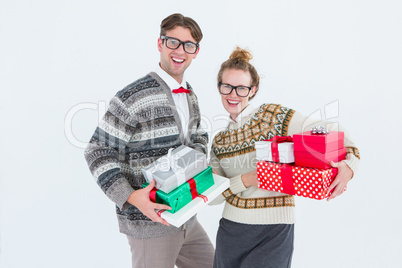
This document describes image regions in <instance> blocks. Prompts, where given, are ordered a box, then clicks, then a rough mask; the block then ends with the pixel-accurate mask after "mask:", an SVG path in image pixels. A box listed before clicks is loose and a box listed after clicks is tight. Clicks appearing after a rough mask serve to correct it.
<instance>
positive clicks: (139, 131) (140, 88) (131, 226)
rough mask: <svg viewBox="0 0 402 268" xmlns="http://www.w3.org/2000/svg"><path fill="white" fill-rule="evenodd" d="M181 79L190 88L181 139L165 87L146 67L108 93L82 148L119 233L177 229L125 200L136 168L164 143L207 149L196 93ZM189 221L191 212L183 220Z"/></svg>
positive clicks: (144, 234)
mask: <svg viewBox="0 0 402 268" xmlns="http://www.w3.org/2000/svg"><path fill="white" fill-rule="evenodd" d="M187 85H188V89H190V91H191V93H189V94H187V101H188V104H189V111H190V122H189V123H188V138H187V139H186V140H185V139H184V136H183V131H182V125H181V123H180V122H181V121H180V118H179V114H178V111H177V109H176V106H175V104H174V101H173V98H172V95H171V89H170V88H169V87H168V85H167V84H166V83H165V82H164V81H163V80H162V79H161V78H160V77H159V76H158V75H157V74H156V73H153V72H151V73H149V74H148V75H146V76H145V77H143V78H141V79H139V80H137V81H135V82H133V83H131V84H130V85H128V86H127V87H125V88H124V89H123V90H121V91H119V92H118V93H117V94H116V96H115V97H113V99H112V100H111V102H110V105H109V108H108V110H107V112H106V114H105V115H104V117H103V119H102V120H101V121H100V123H99V125H98V127H97V128H96V131H95V133H94V134H93V136H92V138H91V140H90V142H89V144H88V147H87V148H86V150H85V159H86V161H87V163H88V166H89V169H90V171H91V173H92V174H93V176H94V178H95V180H96V181H97V183H98V185H99V186H100V188H101V189H102V191H103V192H104V193H105V194H106V195H107V196H108V197H109V198H110V199H111V200H112V201H113V202H114V203H116V212H117V217H118V221H119V226H120V232H122V233H124V234H127V235H130V236H133V237H136V238H139V239H147V238H153V237H160V236H165V235H169V234H172V233H175V232H178V231H179V229H178V228H175V227H167V226H164V225H162V224H159V223H154V222H152V221H150V219H149V218H147V217H146V216H145V215H143V214H142V213H141V211H140V210H138V209H137V208H136V207H134V206H133V205H131V204H129V203H128V202H126V200H127V198H128V197H129V195H130V194H131V193H132V192H133V191H135V190H137V189H140V188H142V186H141V185H142V184H143V183H144V182H145V179H144V177H143V175H142V172H141V169H142V168H143V167H144V166H146V165H148V164H150V163H152V162H153V161H155V160H156V159H157V158H159V157H161V156H163V155H165V154H167V151H168V150H169V149H170V148H176V147H178V146H180V145H182V144H184V145H187V146H189V147H192V148H194V149H198V150H200V151H202V152H204V153H206V152H207V143H208V135H207V133H206V132H203V131H201V130H200V111H199V107H198V101H197V97H196V95H195V94H194V92H193V90H192V89H191V87H190V85H189V84H187ZM194 221H195V218H194V217H193V218H192V219H190V220H189V222H187V223H186V224H185V225H183V226H189V225H191V224H192V223H193V222H194ZM182 228H184V227H182Z"/></svg>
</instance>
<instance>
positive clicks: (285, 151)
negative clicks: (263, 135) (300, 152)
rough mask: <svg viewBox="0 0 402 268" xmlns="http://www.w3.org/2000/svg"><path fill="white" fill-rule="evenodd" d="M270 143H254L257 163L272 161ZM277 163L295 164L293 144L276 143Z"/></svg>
mask: <svg viewBox="0 0 402 268" xmlns="http://www.w3.org/2000/svg"><path fill="white" fill-rule="evenodd" d="M271 143H272V141H257V142H256V143H255V150H256V158H257V160H259V161H261V160H262V161H271V162H272V161H273V160H272V151H271ZM278 153H279V163H293V162H295V156H294V145H293V142H283V143H278Z"/></svg>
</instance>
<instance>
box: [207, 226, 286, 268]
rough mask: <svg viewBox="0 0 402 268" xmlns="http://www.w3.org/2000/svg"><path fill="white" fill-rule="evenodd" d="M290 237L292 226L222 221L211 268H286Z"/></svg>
mask: <svg viewBox="0 0 402 268" xmlns="http://www.w3.org/2000/svg"><path fill="white" fill-rule="evenodd" d="M293 238H294V225H293V224H266V225H254V224H242V223H237V222H232V221H229V220H227V219H224V218H222V219H221V220H220V223H219V229H218V234H217V237H216V251H215V260H214V267H215V268H236V267H242V268H254V267H256V268H262V267H264V268H265V267H269V268H289V267H290V265H291V261H292V254H293Z"/></svg>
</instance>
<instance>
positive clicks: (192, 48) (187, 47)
mask: <svg viewBox="0 0 402 268" xmlns="http://www.w3.org/2000/svg"><path fill="white" fill-rule="evenodd" d="M161 39H162V40H166V46H167V47H168V48H170V49H178V48H179V46H180V45H181V44H183V49H184V51H185V52H187V53H188V54H194V53H195V52H197V49H198V47H199V46H200V44H197V43H193V42H190V41H186V42H182V41H180V40H179V39H177V38H174V37H169V36H164V35H163V36H161Z"/></svg>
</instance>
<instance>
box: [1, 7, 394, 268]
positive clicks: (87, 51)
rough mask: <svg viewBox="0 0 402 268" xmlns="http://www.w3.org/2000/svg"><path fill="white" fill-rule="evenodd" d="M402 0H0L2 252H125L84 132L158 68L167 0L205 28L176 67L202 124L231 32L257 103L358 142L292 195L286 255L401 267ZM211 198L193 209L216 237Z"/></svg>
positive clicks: (82, 255)
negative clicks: (194, 51)
mask: <svg viewBox="0 0 402 268" xmlns="http://www.w3.org/2000/svg"><path fill="white" fill-rule="evenodd" d="M401 7H402V5H401V4H400V1H397V0H395V1H387V0H384V1H381V2H380V1H370V0H369V1H367V0H366V1H363V0H338V1H319V0H307V1H290V0H287V1H285V0H282V1H271V0H270V1H264V3H263V4H262V1H253V0H249V1H247V3H246V2H245V1H234V0H230V1H192V2H191V1H141V2H135V1H123V0H119V1H117V0H116V1H100V0H97V1H95V0H91V1H89V0H88V1H76V0H70V1H50V0H36V1H29V0H21V1H7V0H1V2H0V89H1V102H0V120H1V121H0V122H1V131H0V135H1V136H0V148H1V149H0V152H1V153H0V160H1V170H0V202H1V203H0V211H1V214H0V267H2V268H15V267H38V268H39V267H40V268H53V267H58V268H71V267H74V268H75V267H77V268H81V267H82V268H84V267H85V268H87V267H96V268H102V267H130V254H129V248H128V244H127V241H126V238H125V236H124V235H121V234H120V233H119V232H118V226H117V220H116V217H115V214H114V213H115V212H114V204H112V202H110V201H109V200H108V199H107V198H106V197H105V196H104V194H103V193H102V192H101V190H100V189H99V188H98V186H97V185H96V183H95V182H94V180H93V179H92V177H91V175H90V172H89V170H88V168H87V166H86V163H85V160H84V157H83V152H84V150H83V148H82V146H83V144H84V143H85V142H87V141H88V140H89V138H90V136H91V135H92V133H93V131H94V130H95V127H96V125H97V121H98V118H99V116H98V114H99V113H103V112H104V109H105V106H106V105H107V103H108V101H109V100H110V98H111V97H112V96H113V95H114V94H115V93H116V92H117V91H118V90H120V89H122V88H123V87H124V86H125V85H127V84H129V83H131V82H132V81H134V80H135V79H137V78H139V77H141V76H143V75H145V74H146V73H148V72H149V71H151V70H153V69H154V68H155V66H156V64H157V62H158V60H159V53H158V51H157V46H156V44H157V38H158V34H159V24H160V22H161V20H162V19H163V18H165V17H166V16H167V15H169V14H171V13H174V12H180V13H182V14H184V15H186V16H190V17H193V18H194V19H195V20H196V21H197V22H198V23H199V24H200V26H201V28H202V30H203V32H204V39H203V40H202V42H201V51H200V53H199V55H198V57H197V59H196V60H195V61H193V63H192V66H191V67H190V68H189V69H188V71H187V73H186V77H187V80H188V81H190V82H191V84H192V86H193V87H194V89H195V90H196V93H197V95H198V98H199V103H200V106H201V112H202V113H203V115H204V118H205V119H206V120H205V123H207V122H210V124H206V125H207V126H208V127H209V131H210V133H211V135H213V134H214V133H215V132H216V131H217V130H219V129H220V128H222V127H223V126H225V122H224V120H222V115H225V111H224V110H223V108H222V107H221V102H220V96H219V94H218V93H217V90H216V86H215V84H216V74H217V72H218V69H219V66H220V64H221V63H222V62H223V61H224V60H226V59H227V58H228V56H229V54H230V52H231V51H232V50H233V48H234V47H235V46H236V45H240V46H242V47H247V48H249V49H250V50H251V51H252V53H253V54H254V57H255V58H254V60H253V61H252V63H253V64H254V65H255V66H256V68H257V70H258V71H259V73H260V74H261V76H262V77H263V78H262V81H261V88H260V92H259V94H258V95H257V96H258V97H257V98H256V99H255V100H254V101H253V102H254V105H258V104H261V103H264V102H266V103H269V102H272V103H281V104H283V105H285V106H288V107H291V108H294V109H296V110H298V111H300V112H302V113H304V114H306V115H310V114H316V113H319V112H320V111H322V113H321V114H322V116H323V117H324V118H326V119H329V118H332V119H333V120H335V121H336V122H340V124H342V125H343V126H345V127H346V128H347V129H348V130H349V132H350V133H351V135H352V137H353V139H354V140H355V141H356V143H357V145H358V147H359V149H360V152H361V156H362V161H361V165H360V169H359V172H358V173H357V174H356V175H355V178H354V179H353V180H352V181H351V182H350V184H349V187H348V190H347V191H346V192H345V193H344V194H343V195H342V196H341V197H339V198H336V199H335V200H333V201H330V202H326V201H316V200H309V199H303V198H300V197H298V198H296V202H297V205H296V211H297V212H296V217H297V223H296V233H295V251H294V256H293V267H296V268H300V267H308V268H314V267H317V268H320V267H324V266H325V267H328V268H330V267H337V268H338V267H402V260H401V258H400V256H398V255H400V249H401V248H402V242H401V239H402V235H401V229H400V227H401V225H402V219H401V212H400V211H401V209H400V206H399V205H398V204H399V198H398V197H399V193H400V192H401V189H402V183H401V175H400V174H399V168H398V166H399V165H398V164H399V160H400V157H399V155H400V151H401V150H402V147H401V143H400V141H399V140H400V138H401V134H400V133H401V130H402V129H401V122H402V120H401V116H400V114H399V109H397V103H398V99H397V91H399V90H401V85H402V83H401V79H400V76H401V71H402V64H401V62H402V53H401V49H400V48H401V47H402V38H401V26H402V19H401V16H400V14H401ZM399 95H400V94H399ZM326 107H327V108H329V109H327V111H326ZM324 111H326V113H324ZM221 211H222V206H217V207H208V208H206V209H204V210H203V211H202V212H201V213H199V215H198V219H199V221H200V222H201V223H202V225H203V226H204V227H205V229H206V230H207V232H208V235H209V236H210V238H211V240H212V241H214V240H215V235H216V230H217V227H218V221H219V219H220V215H221Z"/></svg>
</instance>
